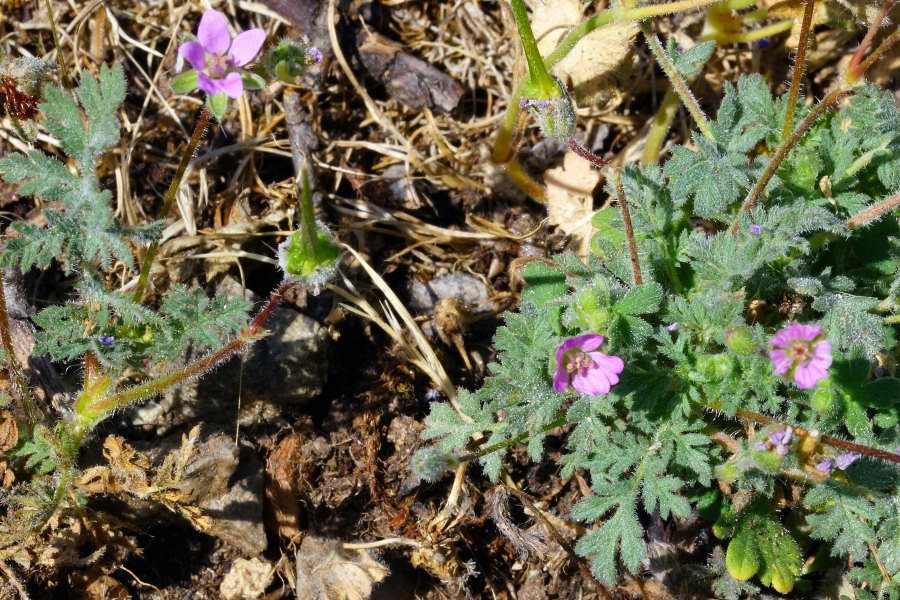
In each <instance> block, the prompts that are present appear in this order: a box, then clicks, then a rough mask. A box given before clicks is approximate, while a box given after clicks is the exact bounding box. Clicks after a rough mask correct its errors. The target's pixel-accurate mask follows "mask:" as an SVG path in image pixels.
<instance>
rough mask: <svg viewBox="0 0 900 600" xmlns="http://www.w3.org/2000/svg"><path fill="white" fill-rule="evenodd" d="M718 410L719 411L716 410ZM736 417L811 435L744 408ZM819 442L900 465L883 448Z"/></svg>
mask: <svg viewBox="0 0 900 600" xmlns="http://www.w3.org/2000/svg"><path fill="white" fill-rule="evenodd" d="M713 408H714V407H713ZM716 410H718V409H716ZM734 416H735V417H737V418H739V419H743V420H745V421H751V422H753V423H757V424H759V425H786V426H789V427H791V428H792V429H793V430H794V433H796V434H797V435H799V436H805V435H809V434H810V433H811V432H810V430H808V429H804V428H802V427H797V426H795V425H791V424H790V423H785V422H784V421H779V420H778V419H774V418H772V417H769V416H766V415H761V414H759V413H755V412H752V411H749V410H744V409H742V408H739V409H737V410H736V411H734ZM819 441H820V442H821V443H823V444H825V445H827V446H831V447H832V448H837V449H838V450H846V451H847V452H855V453H857V454H862V455H864V456H869V457H871V458H878V459H881V460H885V461H888V462H892V463H896V464H900V454H898V453H896V452H890V451H888V450H882V449H881V448H872V447H871V446H864V445H862V444H857V443H855V442H848V441H847V440H842V439H840V438H836V437H833V436H830V435H822V436H819Z"/></svg>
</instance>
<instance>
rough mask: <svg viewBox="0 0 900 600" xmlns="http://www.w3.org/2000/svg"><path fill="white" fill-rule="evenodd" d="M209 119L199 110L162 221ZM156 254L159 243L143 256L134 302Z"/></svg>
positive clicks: (151, 246) (164, 202)
mask: <svg viewBox="0 0 900 600" xmlns="http://www.w3.org/2000/svg"><path fill="white" fill-rule="evenodd" d="M209 117H210V113H209V111H208V110H207V109H206V108H205V107H204V108H203V109H201V110H200V115H199V116H198V117H197V123H196V125H194V132H193V133H192V134H191V139H190V141H189V142H188V145H187V147H186V148H185V149H184V154H183V155H182V156H181V162H179V163H178V168H177V169H176V171H175V177H173V179H172V183H171V184H169V189H168V190H166V195H165V196H164V198H163V205H162V210H160V217H161V218H163V219H165V218H167V217H168V216H169V213H170V212H171V211H172V205H173V204H174V203H175V196H176V195H177V194H178V188H179V187H180V186H181V180H182V179H184V174H185V172H187V168H188V165H189V164H190V162H191V159H192V158H193V157H194V152H196V151H197V146H198V145H199V144H200V140H201V139H203V134H204V133H205V132H206V126H207V125H208V124H209ZM157 252H159V242H153V243H152V244H150V247H149V248H147V254H146V255H145V256H144V262H143V263H142V264H141V274H140V277H138V283H137V289H135V291H134V301H135V302H140V301H141V300H142V299H143V297H144V290H145V289H146V288H147V282H148V281H149V279H150V268H151V267H152V266H153V261H154V260H155V259H156V253H157Z"/></svg>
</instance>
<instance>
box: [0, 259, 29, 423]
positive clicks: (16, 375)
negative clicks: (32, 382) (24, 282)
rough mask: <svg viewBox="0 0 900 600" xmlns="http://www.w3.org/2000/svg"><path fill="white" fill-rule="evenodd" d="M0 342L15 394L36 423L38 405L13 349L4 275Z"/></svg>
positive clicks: (0, 289)
mask: <svg viewBox="0 0 900 600" xmlns="http://www.w3.org/2000/svg"><path fill="white" fill-rule="evenodd" d="M0 342H2V344H3V353H4V354H5V355H6V370H7V371H8V372H9V379H10V381H11V382H12V391H13V395H14V396H16V397H17V399H18V400H20V401H21V402H22V405H23V407H24V408H25V416H26V418H27V419H28V424H29V425H34V424H35V423H37V421H38V414H37V407H36V405H35V403H34V398H33V397H32V395H31V389H30V388H29V387H28V382H27V381H26V380H25V374H24V372H23V371H22V367H21V365H19V361H17V360H16V354H15V350H14V349H13V344H12V334H11V331H10V325H9V311H7V309H6V282H5V281H3V277H2V276H0Z"/></svg>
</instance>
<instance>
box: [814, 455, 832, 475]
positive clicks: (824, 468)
mask: <svg viewBox="0 0 900 600" xmlns="http://www.w3.org/2000/svg"><path fill="white" fill-rule="evenodd" d="M816 469H817V470H819V471H821V472H823V473H825V474H826V475H831V471H832V470H834V459H833V458H826V459H825V460H823V461H821V462H819V463H818V464H817V465H816Z"/></svg>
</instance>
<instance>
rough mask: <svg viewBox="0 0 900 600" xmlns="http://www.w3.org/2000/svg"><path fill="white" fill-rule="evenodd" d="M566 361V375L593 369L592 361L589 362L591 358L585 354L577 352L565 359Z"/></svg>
mask: <svg viewBox="0 0 900 600" xmlns="http://www.w3.org/2000/svg"><path fill="white" fill-rule="evenodd" d="M567 359H568V360H567V361H566V372H567V373H570V374H571V373H576V372H578V373H584V372H585V371H587V370H588V369H591V368H593V366H594V361H593V360H591V357H590V356H588V354H587V353H585V352H582V351H581V350H578V351H577V352H574V353H572V354H570V355H569V356H568V357H567Z"/></svg>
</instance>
